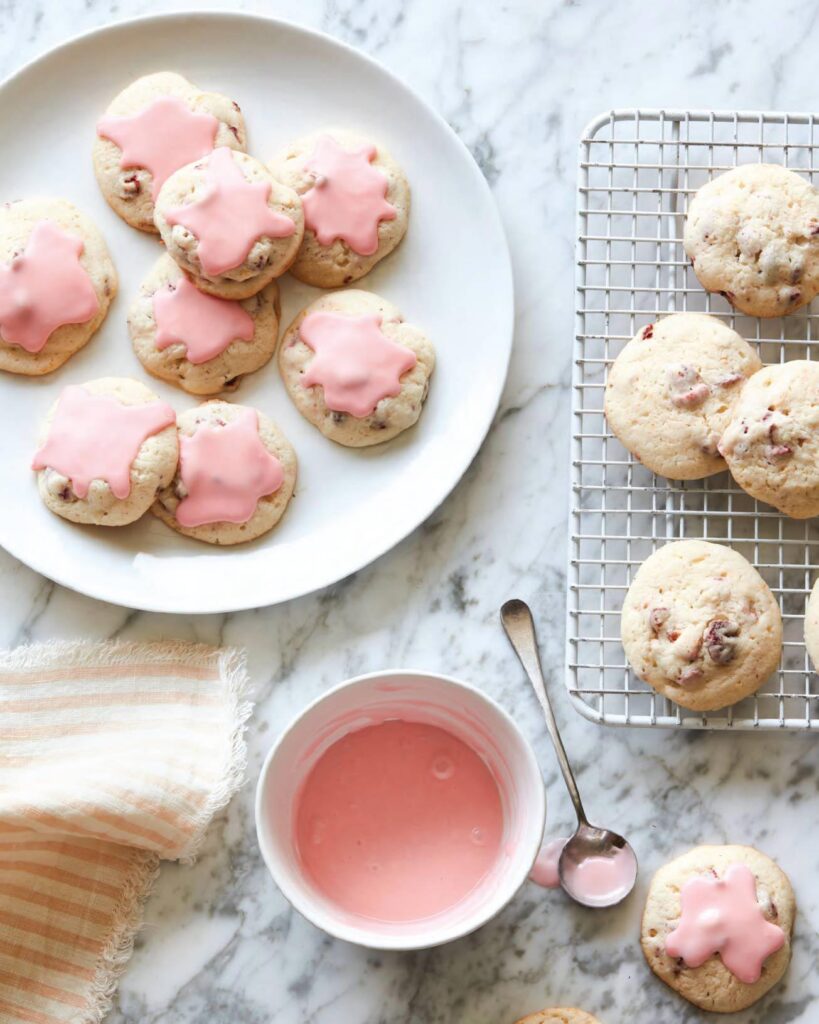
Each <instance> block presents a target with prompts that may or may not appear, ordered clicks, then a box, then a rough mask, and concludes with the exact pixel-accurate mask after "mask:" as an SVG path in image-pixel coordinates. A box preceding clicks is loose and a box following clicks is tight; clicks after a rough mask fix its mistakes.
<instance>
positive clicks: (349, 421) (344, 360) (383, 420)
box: [279, 289, 435, 448]
mask: <svg viewBox="0 0 819 1024" xmlns="http://www.w3.org/2000/svg"><path fill="white" fill-rule="evenodd" d="M434 367H435V350H434V349H433V347H432V343H431V342H430V341H429V340H428V338H427V337H426V335H425V334H423V332H422V331H420V330H419V329H418V328H417V327H413V326H411V325H410V324H408V323H405V322H404V319H403V317H402V316H401V314H400V312H399V311H398V310H397V309H396V308H395V306H393V305H392V304H391V303H389V302H387V301H386V300H385V299H382V298H380V297H379V296H378V295H374V294H373V293H372V292H365V291H358V290H354V289H351V290H349V291H344V292H335V293H333V294H332V295H324V296H322V297H321V298H320V299H318V300H316V302H314V303H312V304H311V305H309V306H308V307H307V308H306V309H303V310H302V311H301V313H299V315H298V316H297V317H296V319H295V320H294V321H293V323H292V324H291V325H290V326H289V327H288V328H287V331H286V332H285V334H284V336H283V337H282V340H281V344H280V346H279V369H280V371H281V375H282V379H283V380H284V385H285V387H286V388H287V392H288V394H289V395H290V397H291V398H292V399H293V402H294V403H295V405H296V408H297V409H298V410H299V412H300V413H301V414H302V415H303V416H304V417H305V419H308V420H309V421H310V422H311V423H312V424H313V425H314V426H316V427H318V429H319V430H320V431H321V432H322V434H324V436H325V437H329V438H330V439H331V440H332V441H337V442H338V443H339V444H343V445H347V446H348V447H351V448H361V447H364V446H366V445H373V444H380V443H381V442H382V441H389V440H390V439H391V438H393V437H395V436H396V435H398V434H400V433H401V432H402V431H403V430H406V429H407V428H408V427H411V426H412V425H413V424H414V423H415V422H416V421H417V420H418V417H419V416H420V415H421V409H422V407H423V404H424V400H425V399H426V396H427V391H428V389H429V378H430V375H431V374H432V371H433V369H434Z"/></svg>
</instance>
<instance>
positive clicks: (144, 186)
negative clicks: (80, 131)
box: [94, 71, 247, 232]
mask: <svg viewBox="0 0 819 1024" xmlns="http://www.w3.org/2000/svg"><path fill="white" fill-rule="evenodd" d="M246 143H247V136H246V133H245V121H244V118H243V117H242V112H241V110H240V109H239V104H238V103H235V102H234V101H233V100H229V99H228V98H227V97H226V96H220V95H219V93H215V92H202V90H201V89H199V88H197V87H196V86H195V85H193V84H192V83H191V82H189V81H188V80H187V78H183V77H182V75H177V74H175V73H174V72H172V71H160V72H157V73H156V74H153V75H145V76H144V77H143V78H138V79H137V80H136V81H135V82H132V83H131V84H130V85H129V86H128V87H127V89H123V91H122V92H121V93H119V94H118V95H117V96H116V97H115V98H114V99H113V100H112V102H111V104H110V106H109V107H108V109H107V110H106V112H105V116H104V117H102V118H100V120H99V121H98V122H97V138H96V141H95V143H94V172H95V174H96V176H97V181H98V182H99V186H100V188H101V189H102V194H103V195H104V196H105V198H106V199H107V201H108V203H109V204H110V206H111V207H112V209H113V210H114V211H115V212H116V213H118V214H119V215H120V217H122V219H123V220H124V221H126V222H127V223H128V224H130V225H131V226H132V227H135V228H139V229H140V230H141V231H153V232H156V230H157V228H156V225H155V224H154V201H155V200H156V197H157V195H158V194H159V190H160V188H161V187H162V184H163V182H164V181H165V180H166V179H167V178H168V177H169V176H170V175H171V174H173V172H174V171H177V170H179V168H180V167H184V166H185V164H189V163H193V161H194V160H198V159H200V158H201V157H203V156H207V154H208V153H210V152H211V151H212V150H213V148H214V146H229V147H230V148H231V149H237V150H244V149H245V145H246Z"/></svg>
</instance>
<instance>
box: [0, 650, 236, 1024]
mask: <svg viewBox="0 0 819 1024" xmlns="http://www.w3.org/2000/svg"><path fill="white" fill-rule="evenodd" d="M245 685H246V673H245V669H244V663H243V659H242V657H241V656H240V655H239V654H237V653H236V652H235V651H225V650H218V649H215V648H212V647H205V646H200V645H192V644H181V643H158V644H126V643H100V644H96V643H94V644H92V643H76V644H64V643H52V644H45V645H42V646H31V647H24V648H20V649H18V650H16V651H12V652H10V653H3V654H0V1022H2V1024H66V1022H69V1021H70V1022H71V1024H91V1022H98V1021H100V1020H102V1018H103V1017H104V1016H105V1013H106V1011H107V1010H108V1009H109V1007H110V1003H111V997H112V995H113V993H114V990H115V988H116V984H117V978H118V976H119V974H120V973H121V971H122V970H123V968H124V967H125V964H126V962H127V960H128V958H129V956H130V954H131V950H132V947H133V939H134V933H135V931H136V930H137V928H138V927H139V923H140V920H141V916H142V904H143V901H144V899H145V897H146V895H147V894H148V891H149V890H150V888H151V885H152V882H153V880H154V878H155V877H156V873H157V870H158V867H159V861H160V859H163V858H165V859H169V860H189V859H191V858H192V857H193V856H194V855H195V854H196V851H197V849H198V847H199V845H200V843H201V841H202V838H203V836H204V833H205V830H206V828H207V826H208V824H209V822H210V821H211V819H212V818H213V815H214V814H215V813H216V812H217V811H218V810H219V809H220V808H222V807H224V806H225V805H226V804H227V802H228V800H229V799H230V797H231V796H232V794H233V792H234V791H235V790H236V788H237V786H238V785H239V783H240V782H241V781H242V777H243V774H244V768H245V745H244V741H243V738H242V735H243V732H244V723H245V721H246V720H247V717H248V715H249V713H250V705H249V704H248V703H247V702H246V701H245V700H244V699H243V692H244V689H245Z"/></svg>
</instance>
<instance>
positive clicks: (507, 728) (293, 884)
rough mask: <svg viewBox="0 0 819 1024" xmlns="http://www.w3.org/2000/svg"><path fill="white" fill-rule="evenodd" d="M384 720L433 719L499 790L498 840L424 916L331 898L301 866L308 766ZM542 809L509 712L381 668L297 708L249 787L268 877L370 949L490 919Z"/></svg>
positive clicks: (506, 897) (420, 943)
mask: <svg viewBox="0 0 819 1024" xmlns="http://www.w3.org/2000/svg"><path fill="white" fill-rule="evenodd" d="M390 719H403V720H406V721H413V722H422V723H426V724H429V725H434V726H438V727H440V728H443V729H445V730H447V731H448V732H450V733H452V734H453V735H455V736H456V737H457V738H458V739H460V740H462V741H463V742H464V743H466V744H467V746H469V747H471V748H472V749H473V750H474V751H476V753H478V754H479V756H480V757H481V758H482V760H483V761H484V762H485V764H486V765H487V766H488V767H489V769H490V771H491V773H492V776H493V777H494V780H495V782H496V783H497V786H498V790H499V792H500V796H501V804H502V807H503V822H504V824H503V841H502V844H501V853H500V855H499V857H498V859H497V860H496V862H495V864H494V866H493V867H492V869H491V870H490V872H489V873H488V874H487V876H486V877H485V878H484V879H483V881H482V882H481V883H480V884H479V885H478V886H477V887H476V888H475V889H473V890H472V891H471V892H470V893H469V894H468V895H467V896H466V897H465V898H464V899H462V900H461V901H460V902H458V903H456V904H455V905H454V906H451V907H449V908H448V909H447V910H445V911H443V912H441V913H438V914H435V915H433V916H429V917H424V918H419V919H415V920H410V921H400V922H389V921H380V920H375V919H373V918H369V917H363V916H358V915H355V914H352V913H349V912H348V911H345V910H343V909H342V908H341V907H340V906H339V905H338V904H337V903H335V902H331V901H330V900H329V899H328V898H327V897H326V896H325V895H324V894H323V893H322V892H321V891H320V890H319V889H318V888H317V887H316V885H315V884H314V883H313V881H312V879H311V878H310V877H309V876H308V875H307V874H306V872H305V870H304V867H303V864H302V862H301V857H300V854H299V850H298V846H297V842H296V827H295V824H296V811H297V806H298V799H299V796H300V794H301V791H302V788H303V786H304V783H305V780H306V778H307V776H308V774H309V773H310V771H311V770H312V768H313V766H314V765H315V764H316V762H317V761H318V760H319V758H320V757H321V756H322V754H324V753H325V752H326V751H327V750H328V748H329V747H331V746H332V745H333V744H334V743H336V742H337V741H338V740H339V739H340V738H341V737H342V736H345V735H347V734H348V733H350V732H353V731H355V730H357V729H361V728H364V727H365V726H368V725H375V724H377V723H380V722H384V721H387V720H390ZM545 817H546V797H545V791H544V787H543V780H542V777H541V774H540V769H539V767H538V764H537V761H536V759H535V755H534V753H533V751H532V748H531V747H530V746H529V743H528V742H527V740H526V739H525V738H524V736H523V734H522V733H521V732H520V730H519V729H518V727H517V725H516V724H515V723H514V721H513V720H512V718H511V717H510V716H509V715H508V714H507V712H506V711H504V710H503V709H502V708H501V707H500V706H499V705H498V704H496V703H495V702H494V701H493V700H492V699H491V698H489V697H488V696H486V694H484V693H482V692H481V691H480V690H477V689H476V688H475V687H473V686H470V685H468V684H467V683H463V682H459V681H458V680H457V679H453V678H451V677H448V676H442V675H435V674H432V673H427V672H415V671H409V670H399V669H395V670H387V671H383V672H376V673H371V674H369V675H364V676H358V677H356V678H354V679H350V680H347V681H346V682H344V683H341V684H340V685H339V686H337V687H335V688H334V689H333V690H330V691H329V692H328V693H326V694H324V695H323V696H322V697H320V698H319V699H318V700H316V701H315V702H314V703H313V704H311V705H310V706H309V707H307V708H306V709H305V710H304V711H303V712H302V713H301V714H300V715H299V716H298V717H297V718H296V719H295V720H294V721H293V722H292V723H291V724H290V725H289V726H288V727H287V729H286V730H285V731H284V733H283V735H282V736H281V737H280V739H279V740H278V742H277V743H276V744H275V745H274V746H273V748H272V749H271V750H270V752H269V753H268V755H267V757H266V758H265V762H264V765H263V766H262V770H261V774H260V776H259V782H258V786H257V790H256V832H257V836H258V840H259V846H260V848H261V851H262V856H263V857H264V861H265V863H266V864H267V867H268V869H269V871H270V873H271V875H272V876H273V879H274V881H275V882H276V884H277V885H278V887H279V889H280V890H281V891H282V893H283V894H284V896H285V897H286V898H287V899H288V900H289V901H290V903H291V904H292V905H293V906H294V907H295V908H296V910H298V911H299V912H300V913H301V914H303V915H304V916H305V917H306V918H307V919H308V920H309V921H311V922H312V923H313V924H314V925H316V927H318V928H321V929H323V930H324V931H326V932H328V933H329V934H330V935H333V936H335V937H336V938H340V939H344V940H346V941H348V942H354V943H357V944H358V945H362V946H368V947H372V948H376V949H406V950H408V949H423V948H425V947H429V946H436V945H440V944H441V943H444V942H450V941H452V940H453V939H457V938H460V937H461V936H463V935H467V934H468V933H469V932H472V931H474V930H475V929H476V928H479V927H480V926H481V925H483V924H485V923H486V922H487V921H489V920H490V919H491V918H492V917H494V916H495V915H496V914H497V913H498V912H499V911H500V910H502V909H503V907H505V906H506V904H507V903H509V901H510V900H511V899H512V898H513V897H514V895H515V893H516V892H517V891H518V889H519V888H520V887H521V885H522V884H523V883H524V882H525V881H526V878H527V877H528V875H529V872H530V871H531V869H532V865H533V863H534V861H535V858H536V856H537V854H538V850H539V849H540V844H541V840H542V838H543V829H544V824H545Z"/></svg>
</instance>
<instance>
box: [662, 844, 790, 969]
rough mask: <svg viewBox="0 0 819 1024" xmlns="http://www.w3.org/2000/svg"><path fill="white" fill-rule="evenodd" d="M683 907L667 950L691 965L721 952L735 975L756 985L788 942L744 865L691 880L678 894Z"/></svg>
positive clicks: (698, 963) (666, 946) (670, 954)
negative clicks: (767, 914) (764, 966)
mask: <svg viewBox="0 0 819 1024" xmlns="http://www.w3.org/2000/svg"><path fill="white" fill-rule="evenodd" d="M680 907H681V913H680V921H679V924H678V925H677V927H676V928H675V929H674V931H672V932H670V933H669V935H668V937H667V938H666V940H665V951H666V953H668V955H669V956H672V957H681V958H682V959H683V960H684V961H685V963H686V965H687V966H688V967H700V966H701V965H702V964H704V963H705V961H706V960H708V959H709V957H711V956H713V955H714V954H715V953H719V955H720V956H721V957H722V962H723V964H725V966H726V967H727V968H728V970H729V971H730V972H731V974H733V975H734V976H735V977H736V978H738V979H739V980H740V981H742V982H744V983H745V984H746V985H753V984H754V982H755V981H758V980H759V977H760V975H761V974H762V964H763V963H764V962H765V960H766V958H767V957H769V956H770V955H771V953H775V952H776V951H777V950H778V949H781V948H782V946H783V945H784V944H785V933H784V932H783V931H782V929H781V928H780V927H779V926H778V925H775V924H772V923H771V922H770V921H767V920H766V919H765V915H764V914H763V913H762V908H761V907H760V905H759V903H757V899H756V879H755V878H754V873H753V872H752V871H751V869H750V868H749V867H748V866H747V865H746V864H732V865H731V866H730V867H729V868H728V870H727V871H726V872H725V878H722V879H720V878H710V877H708V876H705V875H701V876H698V877H696V878H690V879H689V880H688V881H687V882H686V883H685V885H684V886H683V887H682V890H681V892H680Z"/></svg>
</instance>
